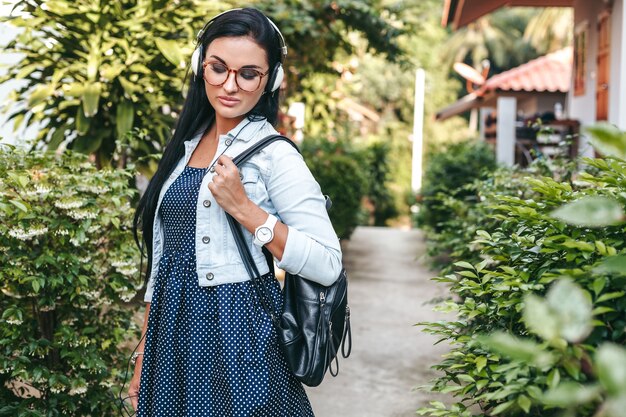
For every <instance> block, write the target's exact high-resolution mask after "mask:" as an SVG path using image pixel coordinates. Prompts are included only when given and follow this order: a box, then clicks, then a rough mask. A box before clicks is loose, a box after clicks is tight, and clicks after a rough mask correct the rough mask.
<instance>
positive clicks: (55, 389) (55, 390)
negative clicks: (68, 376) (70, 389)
mask: <svg viewBox="0 0 626 417" xmlns="http://www.w3.org/2000/svg"><path fill="white" fill-rule="evenodd" d="M50 392H51V393H53V394H60V393H61V392H63V387H56V386H55V387H50Z"/></svg>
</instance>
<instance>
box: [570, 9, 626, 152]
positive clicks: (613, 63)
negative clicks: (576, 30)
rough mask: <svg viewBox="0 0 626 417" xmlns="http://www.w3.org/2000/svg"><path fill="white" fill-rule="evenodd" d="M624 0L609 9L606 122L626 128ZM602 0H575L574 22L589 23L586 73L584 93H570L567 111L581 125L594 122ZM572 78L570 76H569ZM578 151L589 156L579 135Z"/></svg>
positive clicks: (625, 14) (625, 13) (625, 19)
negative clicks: (609, 29) (608, 71)
mask: <svg viewBox="0 0 626 417" xmlns="http://www.w3.org/2000/svg"><path fill="white" fill-rule="evenodd" d="M624 1H625V0H614V1H613V8H612V13H611V23H610V24H611V51H610V75H609V116H608V118H609V120H608V121H609V123H613V124H616V125H617V126H619V127H620V128H621V129H625V130H626V33H625V32H626V29H625V27H624V25H625V22H626V10H625V9H626V8H625V6H624ZM605 7H606V6H605V2H604V1H602V0H597V1H589V0H574V11H575V12H574V22H575V23H574V25H575V26H577V25H578V24H579V23H580V22H583V21H585V20H586V21H587V22H588V23H589V30H588V39H587V76H586V80H585V81H586V82H585V94H584V95H582V96H577V97H575V96H574V94H573V91H574V89H573V84H572V89H571V91H572V93H571V94H570V97H569V106H568V107H569V109H570V115H571V117H572V118H574V119H578V120H579V121H580V122H581V125H583V126H585V125H591V124H593V123H595V122H596V82H597V55H598V29H597V24H598V16H599V15H600V13H601V12H602V11H603V10H604V8H605ZM572 81H573V80H572ZM580 151H581V153H583V154H585V155H588V156H591V155H592V153H591V149H590V148H589V146H588V145H587V144H586V140H585V139H584V138H581V146H580Z"/></svg>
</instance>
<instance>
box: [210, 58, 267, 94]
mask: <svg viewBox="0 0 626 417" xmlns="http://www.w3.org/2000/svg"><path fill="white" fill-rule="evenodd" d="M209 64H221V65H224V66H225V67H226V70H227V71H228V73H227V74H226V79H225V80H224V81H223V82H222V83H221V84H211V83H210V82H209V81H208V80H207V79H206V76H205V74H206V67H207V66H208V65H209ZM244 69H247V70H250V71H254V72H256V73H257V74H258V75H259V85H257V87H256V88H255V89H254V90H246V89H243V88H241V86H240V85H239V82H238V81H237V74H238V73H239V71H241V68H239V69H232V68H230V67H229V66H228V65H226V64H225V63H223V62H220V61H215V62H213V61H204V62H203V63H202V78H203V79H204V81H206V82H207V83H208V84H209V85H212V86H213V87H221V86H223V85H224V84H226V82H227V81H228V79H229V78H230V73H231V72H234V73H235V84H236V85H237V88H239V89H240V90H241V91H245V92H246V93H254V92H255V91H257V90H258V89H259V88H260V87H261V83H262V82H263V77H265V76H266V75H268V74H269V73H270V71H269V70H267V72H261V71H259V70H256V69H254V68H244Z"/></svg>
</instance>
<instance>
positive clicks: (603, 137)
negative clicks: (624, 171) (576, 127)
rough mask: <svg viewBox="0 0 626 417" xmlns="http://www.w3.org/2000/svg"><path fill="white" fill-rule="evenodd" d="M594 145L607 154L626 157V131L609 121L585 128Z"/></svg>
mask: <svg viewBox="0 0 626 417" xmlns="http://www.w3.org/2000/svg"><path fill="white" fill-rule="evenodd" d="M585 130H586V131H587V132H589V133H590V134H591V138H590V140H591V143H592V144H593V146H594V147H595V148H596V149H597V150H598V151H600V152H601V153H603V154H604V155H606V156H614V157H617V158H621V159H626V132H622V131H620V130H619V129H618V128H617V127H616V126H614V125H612V124H609V123H598V124H596V125H594V126H589V127H587V128H586V129H585Z"/></svg>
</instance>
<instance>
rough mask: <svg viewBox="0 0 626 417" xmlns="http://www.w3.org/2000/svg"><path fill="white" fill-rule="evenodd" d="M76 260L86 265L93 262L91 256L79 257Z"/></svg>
mask: <svg viewBox="0 0 626 417" xmlns="http://www.w3.org/2000/svg"><path fill="white" fill-rule="evenodd" d="M76 259H77V260H78V261H79V262H82V263H84V264H86V263H87V262H89V261H91V256H85V257H77V258H76Z"/></svg>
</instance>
